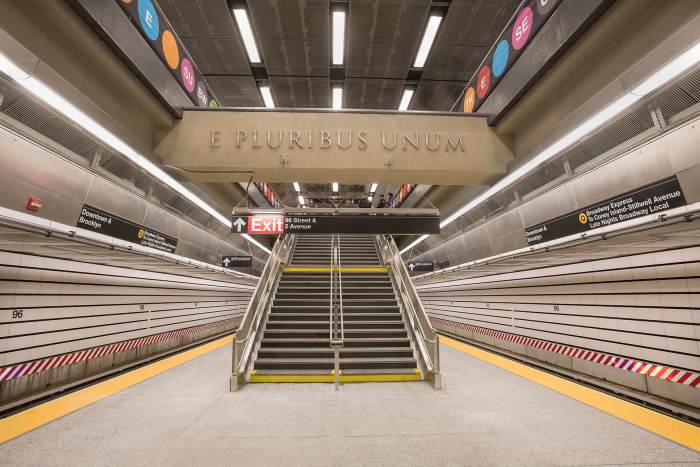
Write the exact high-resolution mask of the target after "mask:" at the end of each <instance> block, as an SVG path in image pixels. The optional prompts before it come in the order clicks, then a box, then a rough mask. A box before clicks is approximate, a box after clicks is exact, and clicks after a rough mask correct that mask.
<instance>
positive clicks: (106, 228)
mask: <svg viewBox="0 0 700 467" xmlns="http://www.w3.org/2000/svg"><path fill="white" fill-rule="evenodd" d="M76 227H80V228H81V229H86V230H92V231H93V232H97V233H101V234H103V235H108V236H110V237H115V238H118V239H120V240H125V241H127V242H131V243H137V244H139V245H142V246H146V247H149V248H153V249H156V250H160V251H167V252H168V253H175V249H176V248H177V238H173V237H170V236H168V235H165V234H162V233H160V232H158V231H157V230H153V229H148V228H146V227H144V226H142V225H139V224H136V223H134V222H131V221H128V220H126V219H124V218H121V217H119V216H115V215H114V214H110V213H108V212H106V211H102V210H101V209H97V208H94V207H92V206H88V205H87V204H86V205H84V206H83V209H82V210H81V211H80V217H78V223H77V224H76Z"/></svg>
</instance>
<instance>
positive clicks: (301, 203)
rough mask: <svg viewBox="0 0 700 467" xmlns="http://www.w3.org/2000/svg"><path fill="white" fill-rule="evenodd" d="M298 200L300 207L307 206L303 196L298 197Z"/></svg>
mask: <svg viewBox="0 0 700 467" xmlns="http://www.w3.org/2000/svg"><path fill="white" fill-rule="evenodd" d="M297 200H298V201H299V205H300V206H304V205H305V204H306V202H305V201H304V197H303V196H302V195H299V196H297Z"/></svg>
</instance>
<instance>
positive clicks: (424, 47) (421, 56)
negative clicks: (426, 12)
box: [413, 15, 442, 68]
mask: <svg viewBox="0 0 700 467" xmlns="http://www.w3.org/2000/svg"><path fill="white" fill-rule="evenodd" d="M441 22H442V16H438V15H433V16H431V17H430V19H428V26H427V27H426V28H425V33H423V39H421V41H420V47H418V53H417V54H416V61H415V62H413V67H414V68H423V66H424V65H425V61H426V60H427V59H428V54H429V53H430V49H431V48H432V46H433V42H434V41H435V36H437V32H438V29H440V23H441Z"/></svg>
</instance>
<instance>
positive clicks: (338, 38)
mask: <svg viewBox="0 0 700 467" xmlns="http://www.w3.org/2000/svg"><path fill="white" fill-rule="evenodd" d="M344 60H345V12H344V11H342V10H340V11H334V12H333V65H342V64H343V61H344Z"/></svg>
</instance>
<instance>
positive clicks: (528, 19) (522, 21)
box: [511, 6, 532, 50]
mask: <svg viewBox="0 0 700 467" xmlns="http://www.w3.org/2000/svg"><path fill="white" fill-rule="evenodd" d="M530 32H532V8H530V7H529V6H526V7H525V8H523V9H522V10H520V13H518V17H517V18H515V23H514V24H513V33H512V34H511V43H512V44H513V48H514V49H515V50H520V49H522V48H523V47H525V44H526V43H527V40H528V39H529V38H530Z"/></svg>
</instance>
